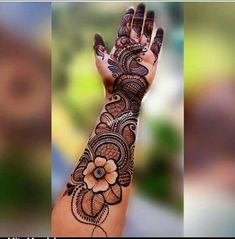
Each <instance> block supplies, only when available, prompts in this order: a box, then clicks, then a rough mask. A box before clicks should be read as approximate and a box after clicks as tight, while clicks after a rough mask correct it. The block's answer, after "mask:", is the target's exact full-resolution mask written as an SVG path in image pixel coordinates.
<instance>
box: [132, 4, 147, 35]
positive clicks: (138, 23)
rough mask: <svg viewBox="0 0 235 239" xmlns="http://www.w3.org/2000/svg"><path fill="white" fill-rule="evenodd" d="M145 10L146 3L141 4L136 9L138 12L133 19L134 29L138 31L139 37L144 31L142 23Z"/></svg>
mask: <svg viewBox="0 0 235 239" xmlns="http://www.w3.org/2000/svg"><path fill="white" fill-rule="evenodd" d="M144 12H145V5H144V4H142V3H141V4H139V5H138V6H137V9H136V13H135V16H134V19H133V30H134V31H135V32H136V35H137V37H138V38H139V37H140V36H141V32H142V25H143V22H144Z"/></svg>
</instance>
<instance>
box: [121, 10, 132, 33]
mask: <svg viewBox="0 0 235 239" xmlns="http://www.w3.org/2000/svg"><path fill="white" fill-rule="evenodd" d="M133 16H134V9H133V8H129V9H128V10H127V12H126V13H125V14H124V15H123V17H122V20H121V24H120V26H119V29H118V37H122V36H128V37H129V36H130V31H131V22H132V18H133Z"/></svg>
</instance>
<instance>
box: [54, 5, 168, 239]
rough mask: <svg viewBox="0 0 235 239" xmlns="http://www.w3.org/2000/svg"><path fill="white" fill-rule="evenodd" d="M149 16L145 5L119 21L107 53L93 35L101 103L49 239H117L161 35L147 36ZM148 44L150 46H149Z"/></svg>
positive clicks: (56, 210)
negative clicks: (69, 238)
mask: <svg viewBox="0 0 235 239" xmlns="http://www.w3.org/2000/svg"><path fill="white" fill-rule="evenodd" d="M153 27H154V12H152V11H148V12H147V13H146V12H145V6H144V4H139V5H138V6H137V9H136V10H134V9H132V8H130V9H128V11H127V12H126V13H125V14H124V15H123V17H122V21H121V24H120V27H119V30H118V37H117V40H116V43H115V45H114V47H113V49H112V50H111V52H110V53H108V52H107V50H106V49H105V44H104V41H103V39H102V37H101V36H100V35H99V34H96V35H95V41H94V51H95V57H96V66H97V69H98V71H99V73H100V74H101V76H102V79H103V82H104V87H105V102H104V106H103V109H102V112H101V114H100V117H99V120H98V123H97V125H96V127H95V128H94V130H93V132H92V134H91V136H90V138H89V141H88V145H87V147H86V149H85V151H84V154H83V155H82V156H81V158H80V160H79V161H78V163H77V165H76V167H75V169H74V171H73V172H72V174H71V178H70V180H69V182H68V184H67V187H66V189H65V191H64V193H63V194H62V195H61V197H60V198H59V199H58V200H57V202H56V204H55V207H54V209H53V212H52V235H53V236H76V237H90V236H101V237H104V236H120V235H121V233H122V229H123V224H124V219H125V213H126V208H127V204H128V197H129V194H130V190H131V181H132V177H133V163H134V146H135V139H136V128H137V122H138V115H139V111H140V107H141V101H142V99H143V97H144V95H145V94H146V92H147V90H148V89H149V87H150V86H151V84H152V82H153V80H154V76H155V74H156V70H157V59H158V55H159V52H160V48H161V45H162V40H163V30H162V29H161V28H159V29H157V32H156V35H155V36H154V37H153V36H152V31H153ZM151 39H152V42H151Z"/></svg>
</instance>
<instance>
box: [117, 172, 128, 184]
mask: <svg viewBox="0 0 235 239" xmlns="http://www.w3.org/2000/svg"><path fill="white" fill-rule="evenodd" d="M118 182H119V184H120V185H121V186H123V187H127V186H128V185H129V184H130V182H131V175H130V173H129V172H127V171H124V172H123V173H121V174H119V176H118Z"/></svg>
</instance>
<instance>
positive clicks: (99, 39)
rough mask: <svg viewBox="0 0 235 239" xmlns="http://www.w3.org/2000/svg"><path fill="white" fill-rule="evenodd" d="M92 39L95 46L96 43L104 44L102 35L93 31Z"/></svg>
mask: <svg viewBox="0 0 235 239" xmlns="http://www.w3.org/2000/svg"><path fill="white" fill-rule="evenodd" d="M94 41H95V43H94V45H95V46H97V45H102V46H105V44H104V40H103V38H102V36H101V35H100V34H99V33H95V35H94Z"/></svg>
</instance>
